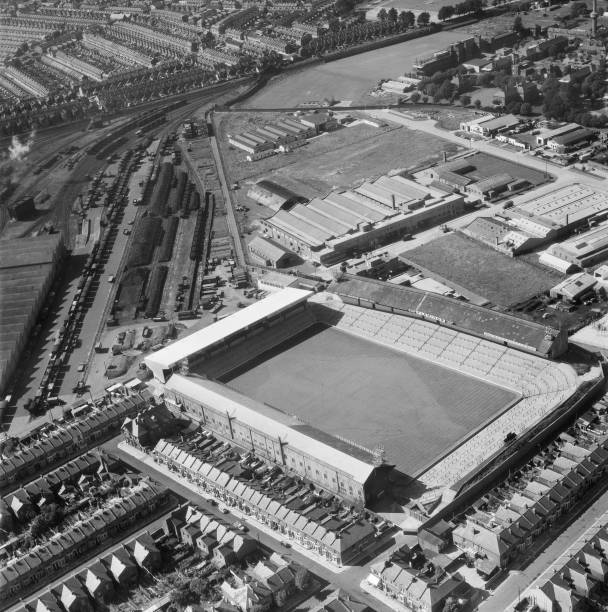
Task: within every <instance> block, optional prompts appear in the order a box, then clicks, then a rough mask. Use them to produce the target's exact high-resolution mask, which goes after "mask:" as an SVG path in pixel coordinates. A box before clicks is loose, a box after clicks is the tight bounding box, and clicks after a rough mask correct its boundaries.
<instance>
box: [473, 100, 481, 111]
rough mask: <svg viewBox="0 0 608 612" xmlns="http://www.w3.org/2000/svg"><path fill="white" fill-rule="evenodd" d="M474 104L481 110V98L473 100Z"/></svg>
mask: <svg viewBox="0 0 608 612" xmlns="http://www.w3.org/2000/svg"><path fill="white" fill-rule="evenodd" d="M473 104H474V105H475V108H476V109H477V110H479V109H480V108H481V100H480V99H479V98H478V99H477V100H475V102H473Z"/></svg>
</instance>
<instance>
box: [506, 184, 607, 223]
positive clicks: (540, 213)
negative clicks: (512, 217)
mask: <svg viewBox="0 0 608 612" xmlns="http://www.w3.org/2000/svg"><path fill="white" fill-rule="evenodd" d="M606 210H608V193H605V192H603V191H594V190H593V189H592V188H591V187H589V186H587V185H581V184H580V183H572V184H571V185H568V186H566V187H560V188H559V189H555V190H554V191H550V192H549V193H546V194H544V195H542V196H540V197H538V198H534V199H532V200H529V201H528V202H524V203H523V204H519V205H518V206H516V207H514V208H512V209H511V212H520V213H523V214H524V215H528V216H534V217H537V218H539V219H542V220H544V221H545V222H546V223H555V224H558V225H561V226H563V225H566V223H568V224H570V223H573V222H575V221H579V220H581V219H585V218H587V217H592V216H594V215H596V214H598V213H601V212H604V211H606Z"/></svg>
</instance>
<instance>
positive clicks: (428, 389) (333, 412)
mask: <svg viewBox="0 0 608 612" xmlns="http://www.w3.org/2000/svg"><path fill="white" fill-rule="evenodd" d="M223 382H227V384H228V385H229V386H231V387H234V388H235V389H238V390H239V391H241V392H242V393H245V394H246V395H249V396H250V397H254V398H256V399H257V400H260V401H263V402H266V403H268V404H270V405H272V406H274V407H276V408H278V409H280V410H283V411H285V412H289V413H291V414H295V415H297V416H298V417H300V418H301V419H302V420H304V421H306V422H307V423H309V424H311V425H313V426H315V427H318V428H319V429H321V430H323V431H326V432H328V433H332V434H337V435H340V436H342V437H344V438H347V439H349V440H353V441H354V442H356V443H358V444H362V445H363V446H365V447H367V448H369V449H373V448H374V447H375V446H376V445H378V444H382V445H383V446H384V448H385V449H386V455H387V460H388V461H389V462H391V463H395V464H396V465H397V466H398V468H399V469H400V470H401V471H403V472H404V473H406V474H408V475H413V474H416V473H417V472H419V471H420V470H421V469H423V468H424V467H425V466H427V465H429V464H430V463H432V462H433V461H434V460H435V459H436V458H437V457H438V456H439V455H441V454H442V453H443V452H445V451H446V450H447V449H448V448H449V447H451V446H452V445H454V444H455V443H456V442H457V441H458V440H460V439H461V438H462V437H463V436H465V435H467V434H468V433H470V432H471V431H473V430H474V429H475V428H477V427H478V426H479V425H480V424H482V423H483V422H484V421H486V420H487V419H489V418H491V417H492V416H494V415H495V414H497V413H498V412H499V411H500V410H501V409H503V408H504V407H506V406H507V405H508V404H509V403H511V402H512V401H513V400H514V399H515V395H514V394H512V393H510V392H509V391H506V390H504V389H501V388H499V387H495V386H493V385H490V384H488V383H485V382H483V381H480V380H477V379H474V378H469V377H467V376H464V375H462V374H458V373H456V372H453V371H450V370H446V369H444V368H442V367H440V366H435V365H433V364H432V363H429V362H427V361H423V360H419V359H416V358H413V357H410V356H409V355H405V354H403V353H400V352H397V351H393V350H391V349H389V348H386V347H384V346H381V345H379V344H376V343H374V342H367V341H365V340H362V339H360V338H357V337H355V336H351V335H349V334H346V333H344V332H341V331H338V330H336V329H334V328H332V327H329V328H328V327H324V326H322V325H318V326H313V328H311V329H310V330H308V331H307V332H305V333H304V334H302V335H300V336H299V337H296V338H293V339H292V340H291V341H290V342H288V343H285V344H284V345H283V346H281V347H279V348H278V349H276V350H274V351H272V352H270V353H269V354H266V355H264V356H262V357H261V358H260V359H257V360H255V361H254V362H253V363H251V364H249V365H248V366H245V367H244V368H242V369H240V371H237V372H235V373H233V375H232V376H229V377H228V379H226V378H225V379H224V380H223Z"/></svg>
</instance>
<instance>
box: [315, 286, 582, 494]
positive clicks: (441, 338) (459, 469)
mask: <svg viewBox="0 0 608 612" xmlns="http://www.w3.org/2000/svg"><path fill="white" fill-rule="evenodd" d="M311 301H312V302H313V303H314V302H317V303H321V304H322V305H323V308H321V309H317V310H316V313H317V316H322V317H323V318H324V319H325V320H326V321H327V322H328V323H329V324H332V325H334V326H335V327H336V328H338V329H342V330H344V331H347V332H349V333H352V334H356V335H359V336H361V337H365V338H369V339H372V340H376V341H378V342H382V343H385V344H387V345H388V346H393V347H395V348H398V349H399V350H402V351H404V352H406V353H409V354H411V355H412V356H415V357H418V358H421V359H426V360H428V361H431V362H433V363H436V364H440V365H442V366H444V367H446V368H449V369H451V370H456V371H458V372H461V373H463V374H466V375H468V376H472V377H475V378H478V379H481V380H484V381H489V382H492V383H493V384H495V385H498V386H500V387H503V388H504V389H509V390H511V391H513V392H514V393H516V394H517V395H518V396H519V397H520V400H519V402H517V403H516V404H515V405H513V406H511V407H510V408H509V409H508V410H506V411H504V412H503V413H502V414H500V415H499V416H498V417H497V418H496V419H494V420H492V421H491V422H489V423H487V424H486V425H485V427H483V428H481V429H480V430H479V431H478V432H473V433H474V434H475V435H473V436H471V437H470V438H468V439H466V440H464V441H463V442H462V444H460V446H458V447H457V448H455V449H454V450H453V451H451V452H450V453H449V454H448V455H447V456H446V457H443V458H441V457H439V458H438V459H439V460H438V461H437V463H435V464H434V465H433V466H431V467H430V469H427V470H425V471H424V472H423V473H421V474H418V475H417V477H418V479H419V480H420V481H421V482H423V483H424V484H425V485H426V486H427V487H429V488H435V487H445V486H450V485H452V484H454V483H455V482H457V481H458V480H460V479H461V478H462V477H463V476H464V475H466V474H467V473H469V472H471V471H472V470H473V469H475V467H476V466H479V465H480V464H481V463H483V461H485V460H486V459H487V458H488V457H490V456H491V455H492V454H493V453H494V452H496V451H498V450H499V449H500V448H501V447H502V446H503V445H504V439H505V437H506V435H507V434H509V433H511V432H512V433H515V434H521V433H523V432H524V431H526V430H527V429H529V428H530V427H531V426H532V425H533V424H534V423H536V422H537V421H539V420H540V419H541V418H543V417H544V416H546V415H547V414H549V413H550V412H551V411H552V410H554V409H555V408H556V407H557V406H558V405H559V404H561V403H562V402H563V401H564V400H565V399H566V398H568V397H569V396H570V395H572V393H574V391H575V390H576V388H577V385H578V378H577V375H576V373H575V372H574V370H573V369H572V368H571V367H570V366H567V365H565V364H560V363H555V362H552V361H548V360H546V359H542V358H540V357H535V356H532V355H526V354H524V353H522V352H521V351H519V350H517V349H514V348H509V347H506V346H500V345H498V344H496V343H494V342H492V341H490V340H485V339H482V338H479V337H475V336H472V335H470V334H468V333H463V332H459V331H456V330H453V329H449V328H447V327H443V326H441V325H438V324H437V323H431V322H429V321H423V320H417V319H413V318H409V317H403V316H401V315H397V314H391V313H389V312H381V311H378V310H373V309H370V308H361V307H359V306H353V305H351V304H347V303H344V302H343V301H342V300H341V299H340V298H339V297H338V296H337V294H332V293H329V292H328V293H325V294H320V295H319V296H318V297H315V298H313V300H311ZM328 309H329V310H328Z"/></svg>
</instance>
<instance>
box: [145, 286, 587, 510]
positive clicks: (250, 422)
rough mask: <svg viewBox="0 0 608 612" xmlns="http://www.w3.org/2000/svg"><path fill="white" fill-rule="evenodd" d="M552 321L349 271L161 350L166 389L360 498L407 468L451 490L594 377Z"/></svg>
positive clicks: (229, 434) (199, 413) (428, 485)
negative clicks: (572, 355)
mask: <svg viewBox="0 0 608 612" xmlns="http://www.w3.org/2000/svg"><path fill="white" fill-rule="evenodd" d="M567 346H568V345H567V337H566V335H565V333H564V331H562V330H557V329H552V328H549V327H546V326H543V325H539V324H536V323H533V322H530V321H526V320H523V319H519V318H517V317H513V316H511V315H507V314H503V313H500V312H496V311H493V310H489V309H486V308H480V307H477V306H473V305H471V304H468V303H466V302H460V301H458V300H455V299H453V298H447V297H443V296H438V295H433V294H429V293H427V292H425V291H421V290H417V289H414V288H411V287H401V286H395V285H388V284H386V283H382V282H379V281H374V280H370V279H365V278H361V277H357V276H351V275H344V276H343V277H342V278H341V279H339V280H337V281H335V282H333V283H332V284H330V285H329V287H328V288H327V290H325V291H322V292H319V293H312V292H310V291H305V290H301V289H295V288H286V289H283V290H281V291H278V292H277V293H274V294H271V295H270V296H268V297H267V298H265V299H263V300H260V301H259V302H256V303H255V304H253V305H251V306H249V307H248V308H245V309H243V310H240V311H238V312H236V313H235V314H233V315H231V316H229V317H226V318H225V319H222V320H221V321H218V322H217V323H214V324H213V325H210V326H209V327H206V328H203V329H201V330H199V331H197V332H194V333H193V334H191V335H189V336H187V337H185V338H183V339H180V340H178V341H176V342H174V343H172V344H170V345H168V346H167V347H165V348H164V349H161V350H159V351H157V352H155V353H152V354H151V355H150V356H148V357H147V358H146V363H147V365H148V367H149V368H150V370H151V371H152V372H153V374H154V376H155V378H156V379H157V380H158V381H160V382H161V383H163V385H162V386H163V390H164V394H165V398H166V400H167V401H169V402H173V403H174V404H175V405H176V406H179V408H180V409H181V410H183V411H186V412H188V413H189V414H190V415H191V416H192V417H193V418H195V419H197V420H199V421H201V422H203V424H204V426H205V427H206V428H208V429H211V430H213V431H214V432H215V433H217V434H219V435H220V436H223V437H224V438H226V439H227V440H229V441H231V442H233V443H235V444H237V445H240V446H241V447H244V448H251V449H253V450H255V451H256V452H258V453H261V455H262V456H265V457H267V458H269V459H271V460H272V461H274V462H276V463H278V464H279V465H281V466H283V467H285V468H286V469H288V470H292V471H294V472H295V473H299V474H300V475H302V476H304V477H306V478H309V479H311V480H312V481H313V482H315V483H317V484H319V485H320V486H322V487H324V488H326V489H328V490H330V491H334V492H337V493H340V494H341V495H343V496H344V497H347V498H349V497H350V498H351V499H352V500H353V501H360V502H361V503H369V502H370V501H371V500H373V499H374V497H375V496H377V495H379V494H380V493H381V491H382V489H383V487H385V486H386V475H387V472H388V471H389V470H390V469H392V468H393V466H394V467H395V468H396V469H397V470H399V471H400V472H402V473H403V474H406V475H408V476H410V477H412V478H416V479H417V480H418V481H419V482H420V483H422V484H423V485H424V487H425V489H427V490H429V489H444V488H446V487H451V486H452V485H454V484H455V483H456V482H458V481H460V480H461V479H462V478H463V477H464V476H465V475H467V474H469V473H472V472H473V471H474V470H475V469H476V468H478V467H479V466H480V465H481V464H482V463H483V462H484V461H485V460H486V459H488V458H489V457H491V456H492V455H493V454H494V453H495V452H497V451H499V450H500V449H501V448H502V447H503V446H504V439H505V437H506V436H507V435H508V434H510V433H514V434H516V435H518V434H521V433H522V432H524V431H526V430H528V429H529V428H530V427H531V426H533V425H534V424H535V423H537V422H538V421H539V420H540V419H542V418H544V417H545V416H547V415H548V414H549V413H550V412H551V411H553V410H554V409H555V408H556V407H557V406H559V405H560V404H561V403H562V402H564V401H565V400H566V399H567V398H568V397H570V396H571V395H572V394H573V393H574V392H575V391H576V389H577V388H578V387H579V385H580V384H581V382H582V381H581V378H580V377H579V376H578V375H577V374H576V372H575V370H574V369H573V368H572V367H571V366H569V365H567V364H565V363H560V362H558V361H555V359H556V358H558V357H559V356H560V355H561V354H563V353H564V351H565V350H566V349H567Z"/></svg>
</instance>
